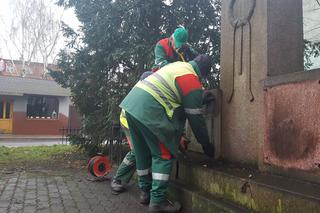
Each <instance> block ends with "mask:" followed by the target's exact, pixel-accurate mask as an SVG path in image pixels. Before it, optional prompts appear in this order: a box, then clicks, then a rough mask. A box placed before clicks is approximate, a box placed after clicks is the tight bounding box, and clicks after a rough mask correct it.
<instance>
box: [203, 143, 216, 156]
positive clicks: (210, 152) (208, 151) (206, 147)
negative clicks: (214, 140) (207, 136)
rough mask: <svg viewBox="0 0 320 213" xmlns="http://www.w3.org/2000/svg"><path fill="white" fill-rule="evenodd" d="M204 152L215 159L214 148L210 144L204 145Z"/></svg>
mask: <svg viewBox="0 0 320 213" xmlns="http://www.w3.org/2000/svg"><path fill="white" fill-rule="evenodd" d="M202 150H203V152H204V154H206V155H207V156H209V157H211V158H214V146H212V145H211V144H210V143H208V144H206V145H202Z"/></svg>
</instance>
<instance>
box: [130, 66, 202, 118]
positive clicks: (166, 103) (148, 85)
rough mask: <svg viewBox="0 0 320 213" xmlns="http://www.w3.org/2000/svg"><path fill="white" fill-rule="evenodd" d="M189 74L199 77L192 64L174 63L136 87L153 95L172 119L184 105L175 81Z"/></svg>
mask: <svg viewBox="0 0 320 213" xmlns="http://www.w3.org/2000/svg"><path fill="white" fill-rule="evenodd" d="M188 74H192V75H195V76H197V74H196V72H195V71H194V70H193V67H192V65H191V64H189V63H186V62H180V61H179V62H174V63H171V64H169V65H166V66H164V67H163V68H161V69H160V70H158V71H157V72H155V73H153V74H152V75H150V76H149V77H147V78H146V79H144V80H142V81H140V82H138V83H137V84H136V87H139V88H141V89H143V90H145V91H146V92H148V93H149V94H151V95H152V96H153V97H154V98H155V99H156V100H157V101H158V102H159V103H160V104H161V105H162V106H163V107H164V109H165V110H166V113H167V115H168V117H169V118H170V119H171V118H172V116H173V113H174V110H175V109H176V108H178V107H180V106H181V103H182V101H181V98H182V97H181V96H180V94H179V92H178V89H177V88H176V85H175V79H176V78H177V77H180V76H183V75H188Z"/></svg>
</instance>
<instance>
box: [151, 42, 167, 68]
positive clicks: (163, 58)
mask: <svg viewBox="0 0 320 213" xmlns="http://www.w3.org/2000/svg"><path fill="white" fill-rule="evenodd" d="M154 56H155V62H154V65H153V67H152V70H154V69H160V68H161V67H163V66H165V65H167V64H169V63H170V62H169V61H168V60H167V55H166V52H165V51H164V49H163V47H162V45H161V44H159V43H158V44H157V45H156V47H155V48H154Z"/></svg>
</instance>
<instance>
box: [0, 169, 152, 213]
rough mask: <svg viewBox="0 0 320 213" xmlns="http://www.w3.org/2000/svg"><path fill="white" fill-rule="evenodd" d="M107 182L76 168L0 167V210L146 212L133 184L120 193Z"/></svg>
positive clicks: (32, 212)
mask: <svg viewBox="0 0 320 213" xmlns="http://www.w3.org/2000/svg"><path fill="white" fill-rule="evenodd" d="M109 184H110V180H106V181H99V182H98V181H92V178H91V177H90V176H88V175H87V174H86V172H85V171H79V170H68V171H49V170H48V171H46V170H43V169H42V170H39V171H37V170H29V171H13V172H10V171H6V170H2V171H1V170H0V213H7V212H8V213H13V212H21V213H73V212H79V213H80V212H84V213H90V212H95V213H100V212H117V213H121V212H123V213H127V212H130V213H138V212H139V213H143V212H147V207H145V206H143V205H141V204H139V202H138V189H137V187H136V185H135V184H133V183H132V184H130V185H129V186H128V191H127V192H125V193H123V194H120V195H112V194H111V190H110V187H109Z"/></svg>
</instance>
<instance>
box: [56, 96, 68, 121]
mask: <svg viewBox="0 0 320 213" xmlns="http://www.w3.org/2000/svg"><path fill="white" fill-rule="evenodd" d="M58 100H59V113H62V114H63V115H65V116H67V117H69V105H70V99H69V97H58Z"/></svg>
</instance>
